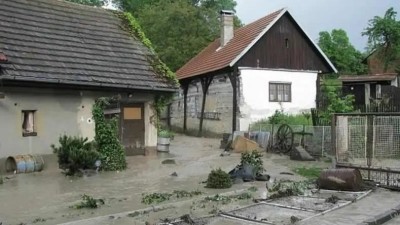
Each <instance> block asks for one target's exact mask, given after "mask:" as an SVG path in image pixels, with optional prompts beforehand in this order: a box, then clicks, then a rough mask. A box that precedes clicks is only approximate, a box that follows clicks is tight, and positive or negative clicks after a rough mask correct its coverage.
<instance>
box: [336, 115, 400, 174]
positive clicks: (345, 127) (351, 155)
mask: <svg viewBox="0 0 400 225" xmlns="http://www.w3.org/2000/svg"><path fill="white" fill-rule="evenodd" d="M335 121H336V140H335V145H336V146H335V147H336V152H337V155H336V156H337V161H338V162H339V163H350V164H355V165H360V166H366V167H375V168H382V167H385V168H386V167H389V168H400V161H399V159H400V115H385V114H381V115H379V114H376V115H372V114H366V115H361V114H357V115H352V114H350V115H338V116H336V118H335Z"/></svg>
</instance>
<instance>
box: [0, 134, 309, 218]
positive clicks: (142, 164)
mask: <svg viewBox="0 0 400 225" xmlns="http://www.w3.org/2000/svg"><path fill="white" fill-rule="evenodd" d="M218 147H219V140H217V139H206V138H192V137H186V136H177V137H176V138H175V140H174V141H173V142H172V144H171V148H170V149H171V152H170V153H171V154H163V155H161V154H158V155H149V156H136V157H128V159H127V161H128V167H129V168H128V169H127V170H125V171H121V172H108V173H100V174H97V175H95V176H92V177H84V178H72V179H71V178H68V177H65V176H64V175H62V174H61V173H60V170H59V169H58V168H57V167H58V166H57V163H56V159H54V160H53V161H52V162H47V167H46V169H45V170H44V171H43V172H40V173H32V174H19V175H17V176H16V177H15V178H13V179H9V180H6V182H5V183H4V184H3V185H1V186H0V199H1V204H0V221H2V222H3V225H10V224H11V225H14V224H20V223H26V224H31V223H32V222H34V221H35V222H36V223H35V224H52V225H53V224H58V223H64V222H68V221H75V220H81V219H86V218H93V217H98V216H103V215H109V214H113V213H119V212H126V211H132V210H136V209H142V208H146V207H148V206H147V205H144V204H142V203H141V198H142V193H151V192H172V191H173V190H187V191H192V190H200V191H203V192H204V193H205V195H212V194H216V193H220V192H227V191H233V190H239V189H247V188H248V187H251V186H258V187H260V188H261V187H263V186H264V185H265V184H264V183H262V182H255V183H244V184H236V185H234V186H233V187H232V188H230V189H227V190H210V189H205V188H204V184H202V183H201V182H202V181H204V180H206V178H207V174H208V173H209V172H210V170H211V169H216V168H219V167H221V168H222V169H223V170H225V171H229V170H230V169H232V168H233V167H234V166H235V165H237V164H238V163H239V161H240V155H239V154H234V155H231V156H227V157H220V156H219V155H220V153H221V150H220V149H218ZM167 158H172V159H174V160H175V161H176V164H173V165H164V164H161V161H163V160H164V159H167ZM264 163H265V168H266V169H267V173H269V174H271V175H272V176H276V177H278V178H286V179H287V178H290V179H294V180H299V179H302V178H301V177H299V176H296V175H295V176H290V175H280V172H290V168H288V167H287V166H283V165H288V166H291V167H293V166H302V165H307V163H304V164H296V165H294V164H293V163H292V162H290V161H289V160H287V159H286V158H285V157H282V156H277V155H267V156H266V157H265V158H264ZM173 172H176V173H177V174H178V176H177V177H172V176H170V174H171V173H173ZM83 194H87V195H91V196H93V197H94V198H102V199H104V200H105V205H104V206H102V207H101V208H99V209H95V210H76V209H72V208H70V206H72V205H74V204H76V203H78V202H79V201H80V197H81V195H83ZM185 208H186V206H184V207H182V209H178V210H175V211H176V213H181V214H180V215H182V214H183V213H184V212H186V211H187V210H184V209H185ZM175 211H174V212H175ZM168 213H171V212H168ZM116 224H117V223H116Z"/></svg>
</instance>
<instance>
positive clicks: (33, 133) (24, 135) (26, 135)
mask: <svg viewBox="0 0 400 225" xmlns="http://www.w3.org/2000/svg"><path fill="white" fill-rule="evenodd" d="M32 136H37V132H31V133H22V137H32Z"/></svg>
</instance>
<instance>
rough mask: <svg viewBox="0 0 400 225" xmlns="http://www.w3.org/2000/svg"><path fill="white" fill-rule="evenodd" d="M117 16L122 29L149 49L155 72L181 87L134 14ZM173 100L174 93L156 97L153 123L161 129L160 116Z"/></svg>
mask: <svg viewBox="0 0 400 225" xmlns="http://www.w3.org/2000/svg"><path fill="white" fill-rule="evenodd" d="M115 14H116V15H117V16H118V17H119V18H120V19H121V20H122V22H123V25H124V26H123V27H122V29H123V30H126V31H128V32H129V33H130V34H131V35H132V36H134V37H136V38H138V39H139V40H140V41H141V42H142V43H143V45H144V46H146V47H147V48H148V50H149V51H150V52H149V54H148V55H147V57H148V60H149V62H150V64H151V66H152V67H153V69H154V72H155V73H156V74H157V75H158V76H160V77H161V78H164V79H166V80H167V81H168V82H169V83H171V84H172V85H173V86H175V87H179V82H178V79H177V78H176V75H175V73H174V72H172V71H171V70H170V69H169V67H168V66H167V65H166V64H165V63H164V62H162V61H161V59H160V58H159V57H158V55H157V53H156V52H155V50H154V47H153V45H152V44H151V41H150V40H149V39H148V38H147V37H146V35H145V34H144V32H143V30H142V28H141V27H140V24H139V22H138V21H137V20H136V19H135V18H134V17H133V16H132V14H130V13H128V12H124V13H121V12H115ZM172 98H173V93H165V94H157V95H155V97H154V103H153V105H152V107H153V109H154V111H155V113H156V118H155V119H153V120H152V122H153V123H155V125H156V126H157V128H160V123H159V120H160V118H159V115H160V113H161V111H162V110H163V109H164V108H165V107H166V106H167V104H168V103H169V102H171V100H172Z"/></svg>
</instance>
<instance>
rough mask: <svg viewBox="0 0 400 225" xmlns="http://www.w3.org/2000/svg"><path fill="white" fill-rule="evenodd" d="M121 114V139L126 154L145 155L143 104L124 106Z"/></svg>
mask: <svg viewBox="0 0 400 225" xmlns="http://www.w3.org/2000/svg"><path fill="white" fill-rule="evenodd" d="M121 114H122V118H121V122H122V124H121V130H120V132H121V141H122V144H123V145H124V147H125V153H126V155H144V146H145V145H144V133H145V130H144V106H143V104H134V105H126V106H123V107H122V110H121Z"/></svg>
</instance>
